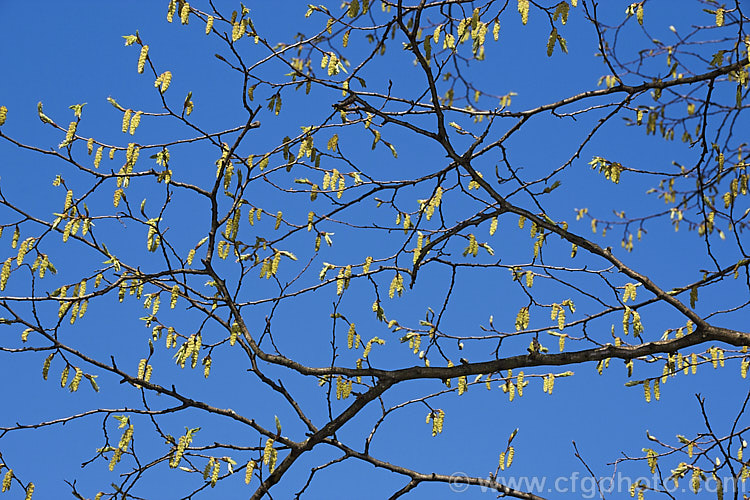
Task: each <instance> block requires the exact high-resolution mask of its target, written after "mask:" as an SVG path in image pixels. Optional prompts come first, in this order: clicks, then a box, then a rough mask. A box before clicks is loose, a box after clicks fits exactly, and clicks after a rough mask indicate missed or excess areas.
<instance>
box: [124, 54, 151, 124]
mask: <svg viewBox="0 0 750 500" xmlns="http://www.w3.org/2000/svg"><path fill="white" fill-rule="evenodd" d="M147 58H148V45H144V46H143V47H141V53H140V55H139V56H138V73H143V68H145V66H146V59H147ZM123 132H124V131H123Z"/></svg>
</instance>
